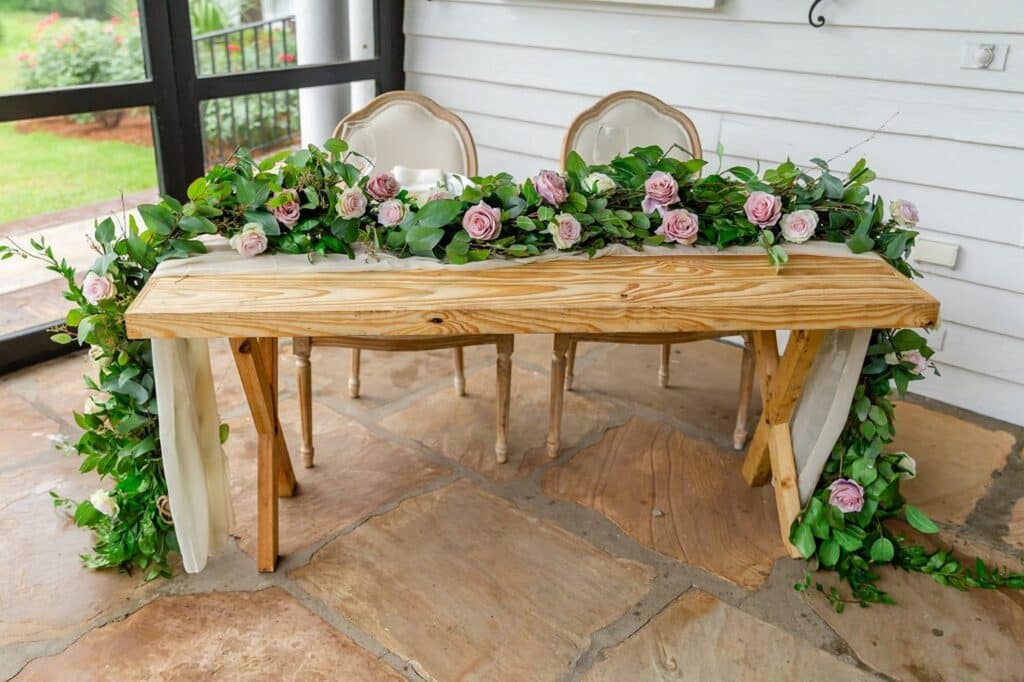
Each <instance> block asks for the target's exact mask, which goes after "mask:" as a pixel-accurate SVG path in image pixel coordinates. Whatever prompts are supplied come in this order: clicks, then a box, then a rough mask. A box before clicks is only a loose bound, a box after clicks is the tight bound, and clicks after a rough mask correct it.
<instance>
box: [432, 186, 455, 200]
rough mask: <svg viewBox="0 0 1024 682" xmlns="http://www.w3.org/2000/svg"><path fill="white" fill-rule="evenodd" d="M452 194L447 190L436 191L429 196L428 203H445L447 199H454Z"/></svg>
mask: <svg viewBox="0 0 1024 682" xmlns="http://www.w3.org/2000/svg"><path fill="white" fill-rule="evenodd" d="M454 198H455V197H454V196H452V193H451V192H449V191H448V190H446V189H435V190H434V191H433V192H431V193H430V194H428V195H427V202H431V201H444V200H446V199H454Z"/></svg>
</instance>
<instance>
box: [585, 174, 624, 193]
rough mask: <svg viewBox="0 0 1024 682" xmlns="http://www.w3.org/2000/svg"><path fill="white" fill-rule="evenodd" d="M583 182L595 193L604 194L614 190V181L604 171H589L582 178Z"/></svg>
mask: <svg viewBox="0 0 1024 682" xmlns="http://www.w3.org/2000/svg"><path fill="white" fill-rule="evenodd" d="M583 184H584V185H586V187H587V189H589V190H592V191H593V192H594V193H595V194H606V193H608V192H611V191H613V190H615V188H616V186H617V185H616V184H615V181H614V180H612V179H611V178H610V177H608V176H607V175H605V174H604V173H591V174H590V175H588V176H587V177H586V178H585V179H584V180H583Z"/></svg>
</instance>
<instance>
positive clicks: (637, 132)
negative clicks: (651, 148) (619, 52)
mask: <svg viewBox="0 0 1024 682" xmlns="http://www.w3.org/2000/svg"><path fill="white" fill-rule="evenodd" d="M609 99H610V98H609ZM666 106H667V105H666ZM595 114H596V115H595V116H594V117H593V118H589V117H588V118H587V119H586V120H582V121H581V122H580V125H579V127H578V129H577V130H576V131H575V135H574V139H571V140H568V141H567V142H568V145H567V146H568V147H569V148H570V149H573V150H575V151H576V152H577V153H578V154H579V155H580V156H581V157H583V160H584V161H586V162H587V163H588V164H589V163H593V162H594V161H593V156H594V140H595V139H596V137H597V132H598V130H599V129H600V128H601V126H602V125H609V126H614V127H616V128H625V129H627V130H628V131H629V146H630V148H632V147H646V146H648V145H658V146H659V147H661V148H662V149H668V148H669V147H671V146H672V145H673V144H677V145H679V146H680V147H682V148H683V149H685V150H686V152H689V153H690V154H692V153H693V151H694V150H693V145H692V143H691V140H690V131H688V130H687V129H686V126H685V124H684V123H683V122H682V121H681V120H679V119H677V118H673V117H671V116H669V115H666V114H665V113H664V112H662V111H659V110H658V109H657V108H656V107H655V106H654V105H652V104H650V103H649V102H646V101H644V100H641V99H634V98H632V97H623V98H622V99H618V100H617V101H614V102H612V103H611V104H610V105H609V106H607V108H604V109H603V110H602V111H597V112H595ZM581 118H582V117H581ZM690 154H688V153H685V152H681V151H680V150H679V149H673V150H672V152H671V153H670V154H669V155H670V156H672V157H675V158H679V159H683V160H685V159H689V158H691V157H690ZM695 156H698V157H699V156H700V152H699V151H698V152H697V153H696V154H695Z"/></svg>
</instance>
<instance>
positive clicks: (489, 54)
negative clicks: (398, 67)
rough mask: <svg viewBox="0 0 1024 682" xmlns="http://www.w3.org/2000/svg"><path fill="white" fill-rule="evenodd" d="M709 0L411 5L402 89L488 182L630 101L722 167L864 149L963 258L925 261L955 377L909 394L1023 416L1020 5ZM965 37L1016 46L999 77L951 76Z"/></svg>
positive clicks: (543, 158)
mask: <svg viewBox="0 0 1024 682" xmlns="http://www.w3.org/2000/svg"><path fill="white" fill-rule="evenodd" d="M718 4H719V7H718V8H716V9H711V10H702V9H692V8H667V7H657V6H650V5H646V6H645V5H642V4H637V5H629V4H622V3H612V4H609V3H600V2H587V1H585V0H578V1H577V0H560V1H555V2H535V1H534V0H435V1H434V2H429V3H428V2H414V3H407V4H406V7H407V10H406V27H405V28H406V34H407V40H406V71H407V86H408V87H409V88H410V89H414V90H419V91H422V92H425V93H427V94H428V95H431V96H432V97H434V98H435V99H437V100H438V101H440V102H441V103H442V104H444V105H446V106H448V107H450V108H452V109H453V110H455V111H456V112H458V113H459V115H460V116H462V117H463V118H465V119H466V121H467V123H468V124H469V125H470V127H471V128H472V130H473V132H474V136H475V137H476V140H477V143H478V147H479V156H480V164H481V169H482V171H483V172H485V173H486V172H493V171H497V170H507V171H510V172H512V173H514V174H515V175H517V176H519V177H525V176H528V175H533V174H534V173H536V172H537V170H539V169H540V168H542V167H547V168H553V167H556V166H557V163H558V154H559V150H560V145H561V139H562V135H563V132H564V130H565V127H566V125H568V123H569V122H570V121H571V120H572V118H573V117H574V116H575V115H576V114H577V113H578V112H579V111H581V110H582V109H584V108H586V107H587V106H589V105H590V104H592V103H593V101H594V99H595V98H597V97H599V96H602V95H605V94H607V93H609V92H612V91H614V90H621V89H638V90H645V91H648V92H651V93H652V94H654V95H656V96H658V97H661V98H662V99H664V100H665V101H667V102H669V103H670V104H672V105H674V106H677V107H679V108H681V109H683V110H684V111H686V112H687V114H689V115H690V117H691V118H692V119H693V120H694V123H695V124H696V125H697V128H698V130H699V131H700V134H701V140H702V146H703V147H704V150H705V158H708V157H711V158H710V161H711V163H712V165H713V166H716V165H717V160H716V159H714V158H713V157H714V154H713V152H709V150H714V149H715V148H716V147H717V145H719V144H721V145H722V147H723V148H724V149H725V151H726V155H727V156H726V158H725V161H724V162H725V164H726V165H729V164H733V163H750V164H761V166H762V167H764V166H765V165H772V164H777V163H778V162H780V161H782V160H785V159H786V158H787V157H789V158H792V159H793V160H794V161H795V162H797V163H800V164H806V163H807V160H808V159H809V158H810V157H811V156H822V157H824V158H831V157H834V156H836V157H838V158H836V159H835V161H834V162H833V166H834V167H835V168H836V169H837V170H839V171H842V170H844V169H848V168H849V167H850V166H852V164H853V163H854V162H856V160H857V159H858V158H860V157H861V156H866V157H867V158H868V160H869V161H870V163H871V166H872V168H873V169H874V170H875V171H876V172H877V173H878V175H879V179H878V181H876V183H875V189H876V191H878V192H879V193H881V194H883V195H884V196H886V197H888V198H899V197H903V198H908V199H912V200H914V201H915V202H916V203H917V204H918V206H919V207H920V210H921V214H922V226H921V231H922V238H927V239H930V240H933V241H940V242H947V243H955V244H957V245H958V246H959V258H958V261H957V264H956V266H955V267H953V268H945V267H942V266H936V265H931V264H920V265H919V268H920V269H921V270H922V271H923V272H924V273H925V275H926V277H925V279H923V280H922V281H921V282H922V286H924V287H925V288H926V289H928V290H930V291H932V292H933V293H934V294H935V295H936V296H937V297H938V298H939V299H940V300H941V301H943V309H942V317H943V320H944V321H945V325H944V327H943V329H942V330H941V331H940V333H939V334H938V335H937V338H936V341H941V346H942V348H941V350H940V351H939V352H938V354H937V356H936V359H937V360H938V361H939V362H940V363H941V366H942V367H943V369H944V376H943V378H941V379H934V380H931V381H927V382H919V383H917V384H915V385H914V388H915V389H918V390H920V391H921V392H922V393H925V394H927V395H931V396H933V397H937V398H940V399H943V400H946V401H948V402H951V403H954V404H957V405H961V406H963V407H967V408H970V409H975V410H977V411H979V412H984V413H987V414H992V415H994V416H998V417H1001V418H1004V419H1009V420H1011V421H1015V422H1017V423H1024V407H1022V406H1024V370H1022V369H1021V368H1022V367H1024V184H1022V183H1021V182H1020V180H1019V178H1018V170H1019V168H1021V167H1022V166H1024V4H1022V3H1020V2H1019V1H1018V0H990V1H989V2H985V3H972V4H965V3H941V4H940V5H939V6H936V4H935V3H933V2H930V1H929V0H903V1H901V2H899V3H893V2H891V1H888V0H858V2H851V3H823V4H822V5H820V6H819V9H820V11H821V13H823V14H824V15H825V16H826V18H827V20H828V22H829V23H828V25H827V26H826V27H825V28H822V29H814V28H811V27H810V26H808V25H807V23H806V10H807V7H808V6H809V3H799V5H797V4H795V3H793V2H790V1H787V0H720V2H719V3H718ZM474 27H477V28H474ZM470 38H471V39H470ZM969 42H993V43H997V44H1000V45H1007V46H1009V50H1010V52H1009V59H1008V61H1007V68H1006V70H1005V71H996V72H985V71H972V70H962V69H960V68H959V64H960V58H961V54H962V50H963V46H964V45H965V44H966V43H969ZM851 147H853V148H854V149H853V150H852V151H850V152H849V153H846V154H843V152H844V150H847V149H849V148H851ZM939 337H941V338H939ZM1011 397H1012V400H1010V398H1011Z"/></svg>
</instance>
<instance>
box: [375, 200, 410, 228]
mask: <svg viewBox="0 0 1024 682" xmlns="http://www.w3.org/2000/svg"><path fill="white" fill-rule="evenodd" d="M404 218H405V204H403V203H402V202H401V201H399V200H398V199H388V200H387V201H385V202H382V203H381V205H380V208H378V209H377V221H378V222H379V223H380V224H381V225H383V226H384V227H392V226H394V225H397V224H398V223H400V222H402V220H403V219H404Z"/></svg>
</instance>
